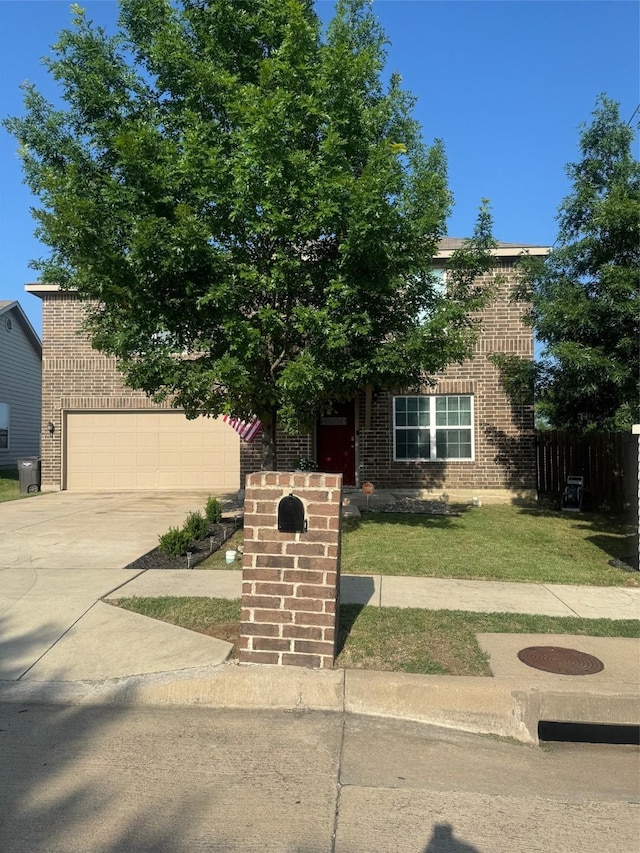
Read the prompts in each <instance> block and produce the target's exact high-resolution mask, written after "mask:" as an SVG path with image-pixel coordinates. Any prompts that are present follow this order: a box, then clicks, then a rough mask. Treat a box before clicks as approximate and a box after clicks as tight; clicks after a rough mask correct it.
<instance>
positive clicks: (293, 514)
mask: <svg viewBox="0 0 640 853" xmlns="http://www.w3.org/2000/svg"><path fill="white" fill-rule="evenodd" d="M278 530H279V531H280V532H281V533H306V530H307V521H306V519H305V517H304V506H303V504H302V501H301V500H300V498H297V497H296V496H295V495H294V494H291V495H287V496H286V497H284V498H282V500H281V501H280V503H279V504H278Z"/></svg>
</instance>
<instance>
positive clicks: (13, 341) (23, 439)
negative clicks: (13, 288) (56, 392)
mask: <svg viewBox="0 0 640 853" xmlns="http://www.w3.org/2000/svg"><path fill="white" fill-rule="evenodd" d="M7 317H10V319H11V329H10V330H9V329H7V326H6V323H5V320H6V318H7ZM0 403H8V404H9V406H10V407H11V420H10V424H9V448H8V449H7V450H2V449H0V468H15V466H16V460H17V459H18V457H19V456H39V455H40V411H41V406H42V359H41V357H40V355H39V353H37V352H36V351H35V349H34V347H33V344H32V342H31V339H30V337H28V336H27V333H26V331H25V329H24V327H23V324H22V320H21V318H20V315H19V314H18V312H16V311H8V312H3V313H2V315H0Z"/></svg>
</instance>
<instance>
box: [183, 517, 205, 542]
mask: <svg viewBox="0 0 640 853" xmlns="http://www.w3.org/2000/svg"><path fill="white" fill-rule="evenodd" d="M208 529H209V523H208V521H207V519H206V518H205V517H204V515H203V514H202V513H201V512H197V511H196V512H190V513H189V515H188V516H187V518H186V520H185V522H184V527H183V530H184V532H185V533H186V534H188V536H189V539H204V537H205V536H206V535H207V531H208Z"/></svg>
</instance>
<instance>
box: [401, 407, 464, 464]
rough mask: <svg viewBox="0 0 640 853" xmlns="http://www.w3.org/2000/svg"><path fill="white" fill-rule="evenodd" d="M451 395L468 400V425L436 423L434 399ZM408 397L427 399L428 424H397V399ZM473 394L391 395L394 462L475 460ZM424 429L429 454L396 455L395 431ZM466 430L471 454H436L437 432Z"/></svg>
mask: <svg viewBox="0 0 640 853" xmlns="http://www.w3.org/2000/svg"><path fill="white" fill-rule="evenodd" d="M453 397H457V398H461V397H464V398H467V399H468V400H469V402H470V420H471V423H470V424H469V425H467V424H464V425H460V424H451V425H449V424H447V425H442V424H438V423H437V418H436V400H438V399H451V398H453ZM409 399H421V400H428V401H429V402H428V414H429V423H428V425H424V426H420V425H419V424H412V425H405V426H398V424H397V417H396V412H397V401H398V400H409ZM474 402H475V401H474V395H473V394H397V395H394V397H393V406H392V415H391V417H392V441H393V461H394V462H475V458H476V449H475V406H474ZM416 429H417V430H425V431H427V430H428V431H429V451H430V455H429V456H414V457H406V456H398V454H397V438H396V437H397V433H398V431H408V430H416ZM460 429H463V430H468V431H469V433H470V437H471V455H470V456H448V457H446V456H445V457H443V456H438V454H437V443H438V442H437V432H438V430H440V431H441V432H442V431H443V430H446V431H450V430H460Z"/></svg>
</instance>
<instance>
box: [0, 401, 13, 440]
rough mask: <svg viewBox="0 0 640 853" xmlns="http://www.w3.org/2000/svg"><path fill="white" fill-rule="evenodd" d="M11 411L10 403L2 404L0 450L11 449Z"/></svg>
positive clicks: (0, 408) (0, 407)
mask: <svg viewBox="0 0 640 853" xmlns="http://www.w3.org/2000/svg"><path fill="white" fill-rule="evenodd" d="M10 415H11V409H10V406H9V404H8V403H0V450H8V449H9V418H10Z"/></svg>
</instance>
